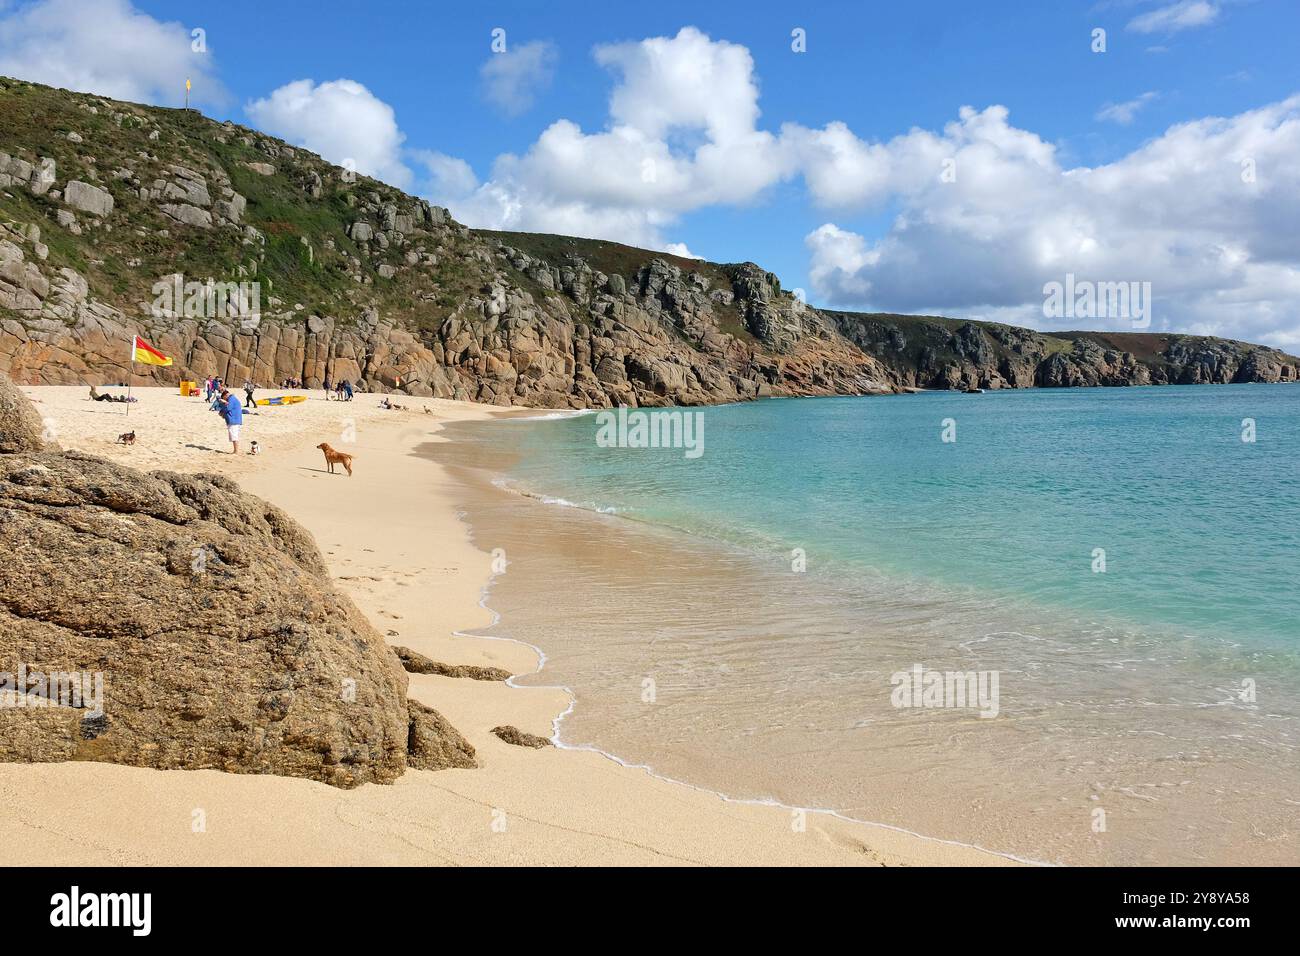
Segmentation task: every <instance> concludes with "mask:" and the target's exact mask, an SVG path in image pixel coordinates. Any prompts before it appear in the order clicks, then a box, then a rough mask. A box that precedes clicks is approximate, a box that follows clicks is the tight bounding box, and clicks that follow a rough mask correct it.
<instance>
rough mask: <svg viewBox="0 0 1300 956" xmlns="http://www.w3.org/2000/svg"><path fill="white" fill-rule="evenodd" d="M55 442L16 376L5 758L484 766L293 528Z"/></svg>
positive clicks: (378, 773)
mask: <svg viewBox="0 0 1300 956" xmlns="http://www.w3.org/2000/svg"><path fill="white" fill-rule="evenodd" d="M41 432H42V427H41V420H40V418H39V416H37V414H36V412H35V411H34V409H33V408H32V406H31V404H30V403H29V402H27V400H26V399H25V398H24V397H23V396H22V394H21V393H20V392H19V391H18V389H17V388H15V387H14V386H13V385H12V383H11V382H10V381H9V380H8V379H7V378H5V377H4V376H3V375H0V554H3V555H4V560H3V561H0V704H2V706H0V760H4V761H25V762H49V761H65V760H95V761H104V762H109V763H121V764H129V765H132V766H137V767H154V768H160V769H171V768H180V769H189V770H197V769H216V770H225V771H228V772H232V773H274V774H282V775H286V776H299V777H309V778H311V779H315V780H320V781H323V782H325V783H329V784H333V785H335V786H340V787H353V786H356V785H358V784H361V783H366V782H378V783H386V782H389V781H392V780H393V779H395V778H396V777H397V776H399V775H401V774H402V773H403V772H404V771H405V770H406V769H407V768H408V767H416V768H421V769H440V768H443V767H472V766H475V757H474V749H473V747H471V746H470V745H469V744H468V743H467V742H466V741H465V740H464V739H463V738H462V737H461V736H460V734H459V733H457V732H456V731H455V729H454V728H452V727H451V726H450V725H449V724H447V722H446V721H445V720H443V718H442V717H441V716H440V715H439V714H437V713H436V712H435V711H433V710H430V709H429V708H427V707H424V706H423V705H421V704H419V703H417V702H415V701H408V700H407V697H406V687H407V678H406V672H405V671H404V670H403V668H402V666H401V664H400V662H399V660H398V658H397V656H396V655H395V654H394V653H393V651H392V649H391V648H389V647H388V646H387V644H386V643H385V642H384V639H383V638H382V637H381V636H380V635H379V634H378V633H377V632H376V631H375V630H374V628H373V627H371V626H370V624H369V623H368V622H367V621H366V619H365V618H364V617H362V616H361V614H360V612H358V611H357V609H356V608H355V607H354V606H353V605H352V603H351V602H350V601H349V600H348V599H347V598H346V597H344V596H343V595H342V594H340V593H339V592H338V591H336V590H335V589H334V587H333V585H332V584H331V582H330V579H329V576H328V574H327V573H326V570H325V566H324V561H323V559H322V557H321V555H320V552H319V551H318V550H317V548H316V544H315V542H314V541H313V540H312V538H311V536H310V535H309V534H308V533H307V532H306V531H304V530H303V529H302V528H301V527H300V526H298V525H297V524H296V523H295V522H294V521H293V520H292V519H290V518H289V517H288V516H287V515H286V514H284V512H282V511H280V510H279V509H278V508H275V507H274V506H272V505H269V504H267V503H266V502H264V501H261V500H260V499H258V498H254V497H253V496H251V495H247V494H244V493H243V492H241V491H240V490H239V488H238V487H237V486H235V485H234V484H232V483H231V482H229V481H227V480H225V479H222V478H215V477H189V476H184V475H178V474H173V473H169V472H161V471H160V472H153V473H152V474H144V473H142V472H139V471H136V470H134V469H131V468H126V467H123V466H121V465H117V464H114V463H112V462H109V461H106V460H104V459H102V458H96V457H94V456H91V455H86V454H81V453H78V452H62V451H59V450H58V449H57V448H56V447H53V446H49V445H46V443H45V442H44V440H43V438H42V434H41Z"/></svg>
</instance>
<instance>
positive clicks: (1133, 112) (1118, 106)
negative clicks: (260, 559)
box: [1096, 91, 1160, 126]
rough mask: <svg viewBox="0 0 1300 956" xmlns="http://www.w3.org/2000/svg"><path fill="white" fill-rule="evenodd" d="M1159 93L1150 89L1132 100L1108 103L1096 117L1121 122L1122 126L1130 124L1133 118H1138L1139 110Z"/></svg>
mask: <svg viewBox="0 0 1300 956" xmlns="http://www.w3.org/2000/svg"><path fill="white" fill-rule="evenodd" d="M1159 95H1160V94H1159V93H1156V92H1152V91H1148V92H1146V93H1143V94H1142V95H1141V96H1138V97H1134V98H1133V99H1131V100H1125V101H1124V102H1123V103H1107V104H1106V105H1105V106H1103V107H1102V108H1101V109H1099V110H1098V111H1097V116H1096V119H1098V120H1109V121H1110V122H1112V123H1119V125H1121V126H1128V125H1129V124H1130V123H1132V122H1133V120H1135V119H1137V114H1138V110H1140V109H1142V107H1144V106H1146V105H1147V104H1148V103H1150V102H1151V101H1152V100H1154V99H1155V98H1156V97H1158V96H1159Z"/></svg>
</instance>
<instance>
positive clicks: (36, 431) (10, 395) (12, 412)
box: [0, 373, 45, 455]
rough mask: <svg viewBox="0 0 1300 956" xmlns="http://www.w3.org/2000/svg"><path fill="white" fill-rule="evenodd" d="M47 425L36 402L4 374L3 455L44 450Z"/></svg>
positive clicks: (0, 395)
mask: <svg viewBox="0 0 1300 956" xmlns="http://www.w3.org/2000/svg"><path fill="white" fill-rule="evenodd" d="M44 432H45V426H44V424H43V423H42V421H41V416H40V415H39V414H37V412H36V409H35V408H34V407H33V406H32V403H31V402H29V401H27V399H26V398H25V397H24V396H23V394H22V392H20V391H18V389H17V388H16V387H15V386H14V384H13V383H12V382H11V381H9V378H8V376H6V375H4V374H3V373H0V455H12V454H15V453H17V452H34V451H41V450H43V449H44V448H45V438H44Z"/></svg>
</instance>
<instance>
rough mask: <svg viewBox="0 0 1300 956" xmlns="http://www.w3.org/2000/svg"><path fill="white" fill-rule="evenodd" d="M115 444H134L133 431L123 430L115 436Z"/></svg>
mask: <svg viewBox="0 0 1300 956" xmlns="http://www.w3.org/2000/svg"><path fill="white" fill-rule="evenodd" d="M117 444H119V445H134V444H135V432H123V433H122V434H120V435H118V436H117Z"/></svg>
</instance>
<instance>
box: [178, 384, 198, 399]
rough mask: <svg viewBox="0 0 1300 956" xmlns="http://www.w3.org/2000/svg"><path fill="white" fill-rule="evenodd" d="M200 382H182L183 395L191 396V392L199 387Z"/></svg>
mask: <svg viewBox="0 0 1300 956" xmlns="http://www.w3.org/2000/svg"><path fill="white" fill-rule="evenodd" d="M198 384H199V383H198V382H181V395H183V396H184V397H185V398H189V397H190V392H192V391H194V389H195V388H197V387H198Z"/></svg>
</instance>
